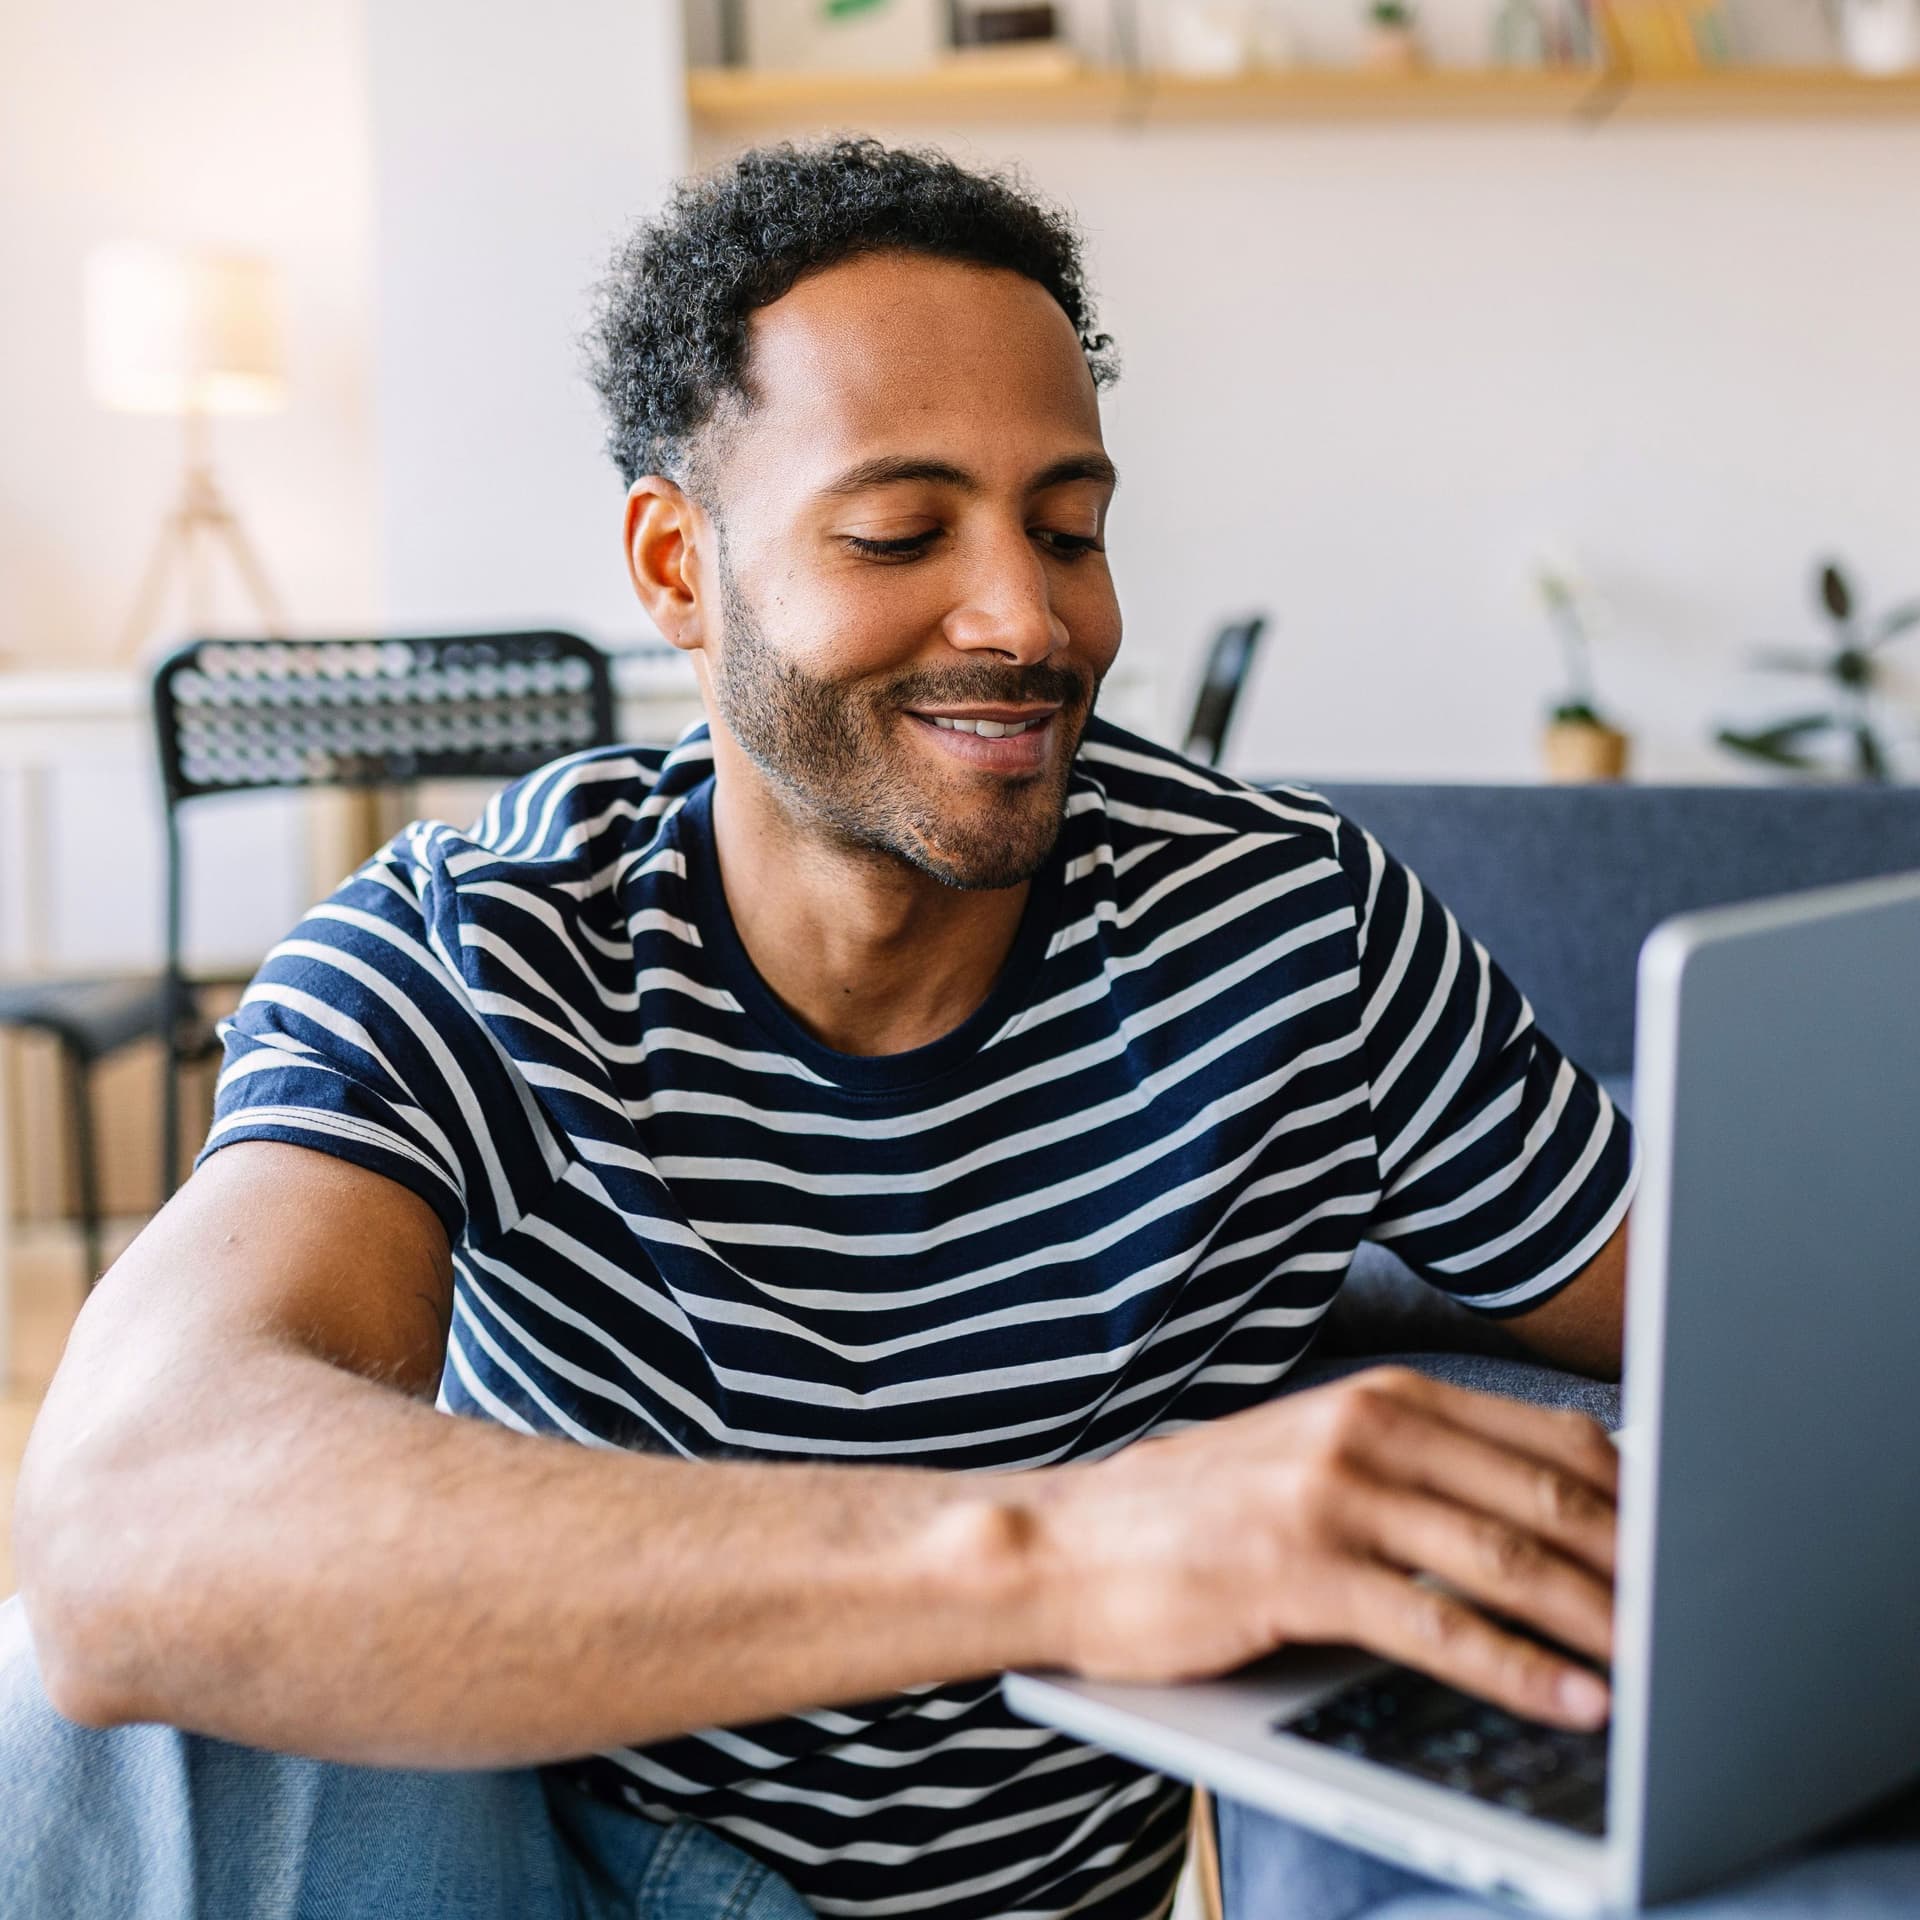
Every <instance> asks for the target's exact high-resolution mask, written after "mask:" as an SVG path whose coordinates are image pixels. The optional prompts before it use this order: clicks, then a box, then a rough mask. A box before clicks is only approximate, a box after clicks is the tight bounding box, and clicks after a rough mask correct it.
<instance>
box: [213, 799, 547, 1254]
mask: <svg viewBox="0 0 1920 1920" xmlns="http://www.w3.org/2000/svg"><path fill="white" fill-rule="evenodd" d="M429 841H430V830H429V829H424V828H423V829H410V830H409V832H408V833H406V834H402V835H401V836H400V837H399V838H398V839H396V840H395V841H394V842H393V843H392V844H391V845H390V846H388V847H387V848H385V849H383V850H382V852H380V853H379V854H377V855H375V856H374V858H373V859H371V860H370V861H368V862H367V863H366V865H365V866H363V867H362V868H361V869H360V870H359V871H358V872H357V873H355V874H354V875H352V876H351V877H350V878H349V879H348V880H347V881H345V882H344V883H343V884H342V885H341V886H340V887H339V888H338V889H337V890H336V891H335V892H334V894H333V895H332V896H331V897H330V898H329V899H327V900H325V901H323V902H322V903H321V904H320V905H319V906H317V907H315V908H314V909H313V911H312V912H311V913H310V914H309V915H308V916H307V917H306V918H305V919H304V920H303V921H302V922H301V923H300V925H299V926H297V927H296V928H295V929H294V930H293V932H292V933H291V934H290V935H288V937H287V938H286V939H285V940H283V941H282V942H281V943H280V944H279V945H278V946H277V947H275V948H274V949H273V951H272V952H271V953H270V954H268V956H267V958H266V959H265V961H264V962H262V964H261V967H260V970H259V972H258V973H257V974H256V975H255V976H254V978H253V981H252V983H251V984H250V985H249V986H248V988H247V990H246V994H245V996H244V997H243V999H242V1001H241V1003H240V1006H239V1007H238V1008H237V1009H236V1011H235V1012H234V1013H233V1014H232V1015H230V1016H229V1017H228V1018H227V1019H225V1020H223V1021H222V1022H221V1023H220V1028H219V1032H220V1038H221V1040H222V1042H223V1043H224V1048H225V1057H224V1062H223V1065H222V1068H221V1073H220V1081H219V1087H218V1090H217V1092H216V1095H215V1099H214V1115H213V1125H212V1127H211V1129H210V1130H209V1132H208V1134H207V1140H206V1144H205V1146H204V1147H203V1148H202V1149H201V1152H200V1155H199V1159H198V1160H197V1161H196V1163H195V1164H196V1165H198V1164H199V1163H200V1162H202V1161H205V1160H206V1159H207V1158H208V1157H209V1156H210V1155H212V1154H214V1153H217V1152H219V1151H220V1150H221V1149H222V1148H224V1147H229V1146H232V1145H234V1144H235V1143H236V1142H238V1141H242V1140H280V1141H286V1142H289V1143H291V1144H292V1145H294V1146H300V1147H309V1148H312V1149H315V1150H317V1151H319V1152H322V1153H330V1154H332V1155H334V1156H335V1157H337V1158H339V1159H342V1160H349V1161H352V1162H353V1163H354V1164H355V1165H356V1166H361V1167H365V1168H367V1169H369V1170H370V1171H371V1172H374V1173H378V1174H383V1175H384V1176H385V1177H386V1178H388V1179H389V1180H395V1181H398V1182H399V1184H400V1185H401V1186H403V1187H406V1188H408V1189H409V1190H410V1191H411V1192H413V1193H416V1194H418V1195H419V1196H420V1198H421V1199H423V1200H424V1201H426V1203H427V1204H428V1205H429V1206H430V1207H432V1208H433V1210H434V1212H435V1213H437V1214H438V1215H439V1216H440V1220H441V1223H442V1224H443V1225H444V1226H445V1228H446V1230H447V1237H448V1239H449V1240H450V1241H453V1242H455V1243H458V1242H459V1241H460V1240H461V1238H462V1236H463V1235H464V1234H466V1233H468V1231H469V1230H470V1229H477V1228H479V1227H482V1226H484V1225H488V1224H495V1223H497V1224H501V1225H505V1224H510V1218H517V1217H518V1214H519V1212H520V1210H521V1209H520V1207H519V1206H518V1205H516V1203H515V1199H514V1179H512V1178H510V1177H509V1172H508V1169H509V1167H510V1166H517V1167H518V1168H519V1169H520V1170H521V1171H520V1174H519V1176H518V1177H519V1178H521V1179H522V1180H524V1179H525V1177H527V1175H528V1173H530V1172H538V1171H539V1170H540V1168H541V1165H542V1162H543V1160H544V1159H545V1157H546V1156H545V1154H544V1153H543V1151H542V1145H541V1142H540V1141H539V1140H538V1139H537V1138H535V1137H534V1135H535V1134H536V1133H537V1130H538V1129H537V1115H536V1114H534V1113H533V1112H532V1110H531V1109H530V1107H529V1104H528V1102H527V1100H526V1095H525V1089H524V1088H523V1087H521V1086H519V1085H518V1084H517V1083H516V1082H515V1080H514V1077H513V1075H512V1074H511V1071H510V1069H509V1067H508V1063H507V1062H506V1060H505V1058H504V1056H503V1055H502V1054H501V1052H500V1049H499V1047H498V1046H497V1045H496V1044H495V1043H494V1042H493V1040H492V1038H491V1037H490V1036H489V1035H488V1033H487V1032H486V1030H485V1028H484V1026H483V1025H482V1023H481V1021H480V1020H479V1018H478V1016H477V1015H476V1012H475V1010H474V1007H473V1005H472V1003H471V1001H470V1000H469V999H468V997H467V995H466V993H465V991H464V988H463V984H462V982H461V980H460V978H459V976H458V973H457V971H456V969H455V966H454V965H453V964H452V963H451V962H450V956H449V949H448V947H447V944H446V941H445V939H444V938H440V939H436V937H435V932H434V925H433V922H434V915H435V907H436V902H435V899H434V895H435V893H436V891H437V890H444V886H445V883H444V880H442V879H439V878H437V877H436V874H435V872H434V868H433V864H432V862H431V860H430V859H426V858H423V857H422V849H423V847H424V846H425V845H427V844H428V843H429ZM443 932H451V934H452V937H453V940H454V942H455V943H456V948H457V942H458V937H459V933H458V926H457V924H456V925H453V926H451V927H450V928H448V929H445V930H443ZM523 1135H524V1136H527V1137H526V1138H524V1139H522V1138H520V1136H523ZM516 1147H517V1151H516Z"/></svg>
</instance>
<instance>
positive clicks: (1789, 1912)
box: [1219, 1792, 1920, 1920]
mask: <svg viewBox="0 0 1920 1920" xmlns="http://www.w3.org/2000/svg"><path fill="white" fill-rule="evenodd" d="M1219 1819H1220V1872H1221V1879H1222V1882H1223V1883H1224V1891H1225V1894H1226V1901H1227V1913H1228V1916H1229V1920H1358V1916H1361V1915H1365V1916H1366V1920H1513V1913H1514V1910H1513V1908H1511V1907H1507V1906H1501V1905H1498V1904H1496V1903H1493V1902H1490V1901H1486V1900H1482V1899H1481V1898H1479V1897H1478V1896H1477V1895H1475V1894H1469V1893H1459V1892H1456V1891H1454V1890H1453V1889H1452V1888H1450V1887H1443V1886H1441V1885H1440V1884H1439V1882H1438V1881H1434V1880H1428V1879H1426V1878H1424V1877H1423V1876H1421V1875H1419V1874H1414V1873H1408V1872H1407V1871H1406V1870H1405V1869H1404V1868H1401V1867H1395V1866H1389V1865H1388V1864H1387V1862H1385V1861H1384V1860H1375V1859H1374V1858H1372V1856H1371V1855H1368V1854H1364V1853H1357V1852H1355V1851H1354V1850H1353V1849H1352V1848H1350V1847H1343V1846H1341V1845H1340V1844H1339V1843H1338V1842H1336V1841H1333V1840H1323V1839H1321V1838H1320V1837H1319V1836H1318V1835H1316V1834H1311V1833H1307V1832H1305V1831H1304V1830H1302V1829H1301V1828H1299V1827H1295V1826H1291V1825H1289V1824H1288V1823H1287V1822H1285V1821H1283V1820H1276V1819H1274V1818H1272V1817H1271V1816H1270V1815H1268V1814H1264V1813H1256V1812H1254V1811H1253V1810H1252V1809H1251V1808H1249V1807H1237V1806H1233V1805H1230V1804H1228V1803H1227V1802H1224V1801H1223V1802H1221V1804H1220V1810H1219ZM1658 1912H1659V1913H1661V1914H1662V1915H1663V1916H1671V1920H1914V1916H1915V1915H1917V1914H1920V1792H1916V1793H1911V1794H1908V1795H1906V1796H1904V1797H1903V1798H1901V1799H1900V1800H1898V1801H1897V1802H1894V1803H1892V1804H1891V1805H1889V1806H1887V1807H1885V1808H1883V1809H1881V1810H1880V1811H1879V1812H1878V1813H1876V1814H1875V1815H1874V1816H1873V1817H1872V1818H1871V1819H1870V1820H1867V1821H1865V1822H1862V1823H1861V1824H1860V1825H1859V1826H1857V1827H1856V1828H1854V1829H1852V1830H1850V1831H1849V1832H1848V1833H1846V1834H1845V1835H1844V1836H1843V1837H1841V1838H1839V1839H1837V1840H1836V1841H1835V1842H1834V1843H1832V1844H1830V1845H1828V1846H1826V1847H1823V1848H1819V1849H1816V1850H1813V1851H1807V1852H1801V1853H1798V1854H1796V1855H1794V1856H1793V1857H1791V1858H1789V1859H1787V1860H1785V1861H1783V1862H1780V1863H1776V1864H1772V1865H1769V1866H1766V1867H1763V1868H1761V1869H1760V1870H1759V1871H1758V1872H1757V1873H1752V1874H1748V1875H1744V1876H1742V1877H1741V1878H1739V1879H1738V1880H1735V1881H1733V1882H1731V1883H1730V1884H1728V1885H1727V1886H1726V1887H1724V1888H1721V1889H1719V1890H1717V1891H1716V1892H1713V1893H1708V1894H1701V1895H1698V1896H1696V1897H1695V1898H1693V1899H1691V1900H1683V1901H1680V1902H1678V1903H1677V1904H1675V1905H1673V1906H1668V1907H1661V1908H1659V1909H1658Z"/></svg>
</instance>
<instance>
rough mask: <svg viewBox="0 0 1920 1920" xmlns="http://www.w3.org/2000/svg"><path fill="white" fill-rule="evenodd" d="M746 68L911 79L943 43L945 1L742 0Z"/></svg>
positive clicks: (937, 53) (929, 63)
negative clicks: (892, 75) (895, 75)
mask: <svg viewBox="0 0 1920 1920" xmlns="http://www.w3.org/2000/svg"><path fill="white" fill-rule="evenodd" d="M744 4H745V8H746V12H745V17H744V20H743V22H742V25H743V27H744V35H743V38H744V43H745V51H746V56H747V64H748V65H749V66H753V67H758V68H761V69H762V70H763V71H766V72H769V73H913V72H919V71H922V70H924V69H925V68H928V67H930V66H932V65H933V64H934V63H935V61H937V60H938V59H939V57H940V55H941V52H942V50H943V49H944V48H945V45H946V41H947V10H946V0H744Z"/></svg>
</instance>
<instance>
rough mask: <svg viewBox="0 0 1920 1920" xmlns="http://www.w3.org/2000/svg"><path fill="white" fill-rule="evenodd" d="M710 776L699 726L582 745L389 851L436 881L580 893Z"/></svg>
mask: <svg viewBox="0 0 1920 1920" xmlns="http://www.w3.org/2000/svg"><path fill="white" fill-rule="evenodd" d="M712 773H713V749H712V745H711V742H710V741H709V739H708V736H707V729H706V727H705V726H704V725H702V726H698V727H695V728H692V729H690V730H689V731H688V732H687V733H685V734H683V735H682V736H681V737H680V738H679V739H678V740H677V741H675V742H673V743H672V744H671V745H669V746H639V745H620V746H610V747H590V748H588V749H586V750H585V751H584V752H580V753H571V754H567V755H565V756H564V757H562V758H561V759H558V760H549V761H548V762H547V763H546V764H545V765H544V766H540V767H536V768H535V769H534V770H533V771H532V772H531V773H526V774H522V775H521V776H520V778H519V779H517V780H514V781H512V782H510V783H509V784H508V785H507V786H505V787H502V788H501V789H500V791H499V792H498V793H496V794H495V795H494V796H493V797H492V799H491V800H489V801H488V802H487V804H486V807H485V808H484V809H483V811H482V812H481V814H480V817H479V818H478V819H477V820H475V821H474V822H473V823H472V824H471V825H469V826H467V827H465V828H455V827H453V826H450V825H448V824H446V823H445V822H439V821H425V822H418V823H416V824H415V826H413V827H412V828H409V829H408V830H407V833H405V834H403V835H402V836H401V837H400V839H399V840H397V841H396V842H395V843H394V846H393V848H392V849H390V851H391V852H393V853H395V854H398V855H399V856H401V857H402V858H411V859H412V860H413V861H415V862H416V863H417V864H418V866H419V867H420V868H422V869H424V871H423V873H422V876H421V877H422V878H425V877H428V875H430V876H431V879H432V881H433V883H434V884H435V885H436V886H438V887H443V888H447V887H450V888H452V889H454V890H456V891H459V892H466V891H468V890H470V889H473V888H475V887H479V886H497V885H498V884H500V883H506V884H510V885H513V886H518V887H527V888H534V889H546V890H554V891H558V892H559V893H561V894H563V895H566V896H571V897H573V898H576V899H584V898H587V897H590V896H591V895H593V894H595V893H598V892H601V891H604V890H605V889H606V888H608V887H610V886H612V885H614V884H616V883H617V882H618V880H619V879H620V878H621V877H622V876H623V875H624V874H625V873H626V872H627V871H629V870H630V869H631V868H632V867H633V866H634V865H635V864H637V863H638V862H640V861H643V860H644V859H645V858H646V856H647V855H648V853H649V852H650V851H651V850H652V848H653V845H654V843H655V842H656V841H657V840H658V839H659V838H660V836H661V834H662V832H663V831H664V830H665V829H666V827H667V825H668V823H669V822H670V821H671V820H672V818H673V816H674V815H675V814H676V813H677V812H678V811H679V809H680V806H681V804H682V803H683V802H684V801H685V800H686V798H687V797H688V795H689V794H691V793H692V792H693V791H694V790H695V789H696V788H697V787H698V786H699V785H700V784H701V783H702V782H703V781H705V780H707V779H709V778H710V777H711V776H712Z"/></svg>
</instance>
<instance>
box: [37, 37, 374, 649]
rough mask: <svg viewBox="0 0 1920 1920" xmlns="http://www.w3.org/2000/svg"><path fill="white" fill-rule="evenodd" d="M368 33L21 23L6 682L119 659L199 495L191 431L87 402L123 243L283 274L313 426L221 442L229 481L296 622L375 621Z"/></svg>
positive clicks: (242, 432)
mask: <svg viewBox="0 0 1920 1920" xmlns="http://www.w3.org/2000/svg"><path fill="white" fill-rule="evenodd" d="M360 27H361V23H360V8H359V6H358V5H357V4H355V0H303V4H301V5H299V6H266V7H263V6H258V5H253V4H248V3H247V0H167V4H166V5H164V6H151V5H136V4H133V0H59V4H57V5H54V4H39V5H35V4H32V3H31V0H27V4H13V5H6V6H0V283H3V286H4V291H0V421H3V422H4V423H5V424H4V431H3V432H0V664H14V665H17V664H22V663H33V664H42V665H67V666H76V667H91V666H95V665H101V664H105V663H106V662H107V661H108V660H109V658H110V657H111V655H112V652H113V649H114V646H115V644H116V642H117V640H118V637H119V630H120V627H121V625H122V623H123V622H124V621H125V620H126V618H127V616H128V614H129V612H130V611H131V609H132V603H133V600H134V595H135V590H136V587H137V584H138V580H139V576H140V571H141V568H142V566H143V565H144V563H145V560H146V557H147V550H148V546H149V543H150V541H151V540H152V537H153V535H154V534H155V533H156V532H157V530H158V528H159V524H160V519H161V515H162V514H163V512H164V511H165V509H166V508H167V506H168V505H169V504H171V501H172V497H173V493H174V490H175V488H176V487H177V485H178V481H179V472H180V444H179V437H178V435H179V429H178V427H177V425H175V424H174V423H172V422H170V421H168V420H165V419H160V418H154V417H145V416H136V415H132V414H110V413H104V412H102V411H100V409H98V408H97V407H96V406H95V405H94V404H93V401H92V399H91V398H90V396H89V394H88V392H87V387H86V379H85V372H84V367H83V364H82V354H81V263H82V261H83V260H84V258H85V256H86V254H87V251H88V249H89V248H91V247H92V246H94V245H95V244H96V243H98V242H101V241H109V240H121V239H128V240H153V241H160V242H167V243H187V244H203V245H211V246H223V247H228V248H232V249H236V250H239V251H245V252H257V253H261V254H265V255H267V256H268V257H270V258H271V259H273V260H275V261H276V262H277V263H278V264H279V266H280V268H281V270H282V274H283V276H284V282H285V291H286V318H287V354H288V380H289V405H288V409H287V411H286V412H284V413H280V414H274V415H268V416H266V417H263V418H259V419H244V420H223V421H220V422H218V423H216V426H215V430H214V457H215V465H216V468H217V470H218V472H219V474H220V477H221V479H222V481H223V482H224V483H225V485H226V488H227V490H228V492H229V494H230V495H231V496H232V498H233V500H234V501H235V503H236V504H237V505H238V507H239V508H240V510H241V513H242V515H243V517H244V518H245V520H246V523H247V525H248V527H249V528H250V530H251V531H252V533H253V534H254V536H255V540H256V544H257V546H258V548H259V551H260V554H261V558H262V560H263V561H264V563H265V565H266V567H267V569H268V571H269V573H270V574H271V576H272V578H273V580H274V582H275V584H276V585H277V586H278V588H279V590H280V593H281V597H282V598H283V599H284V600H285V602H286V605H287V609H288V612H289V615H290V617H291V618H292V619H293V620H294V621H296V622H297V623H298V624H299V625H300V626H302V627H305V628H307V629H309V630H314V631H320V632H324V631H326V630H327V629H329V628H333V627H346V628H350V629H351V628H358V627H359V626H361V625H362V624H364V622H365V621H366V620H367V618H368V617H369V616H370V614H371V611H372V604H371V603H372V592H373V498H372V496H373V457H374V450H373V436H372V422H371V416H370V411H369V400H368V347H369V328H368V325H367V319H366V315H367V309H368V305H369V301H370V299H371V285H370V280H369V267H370V254H369V234H368V213H369V189H368V143H367V123H366V83H365V56H364V50H363V47H362V42H361V30H360ZM222 585H223V588H224V589H225V591H224V592H223V595H222V599H221V603H220V615H221V618H222V619H223V620H224V621H227V622H237V621H239V620H241V619H242V618H244V616H245V613H246V603H245V602H244V600H243V599H242V598H241V597H240V595H239V594H238V592H237V590H235V589H234V588H233V585H232V583H231V581H228V580H224V579H223V581H222ZM183 612H184V609H183V608H182V607H181V606H180V605H179V603H178V602H177V601H176V603H175V605H174V607H173V609H172V619H173V620H174V621H175V622H178V620H179V619H180V618H181V617H182V615H183Z"/></svg>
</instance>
